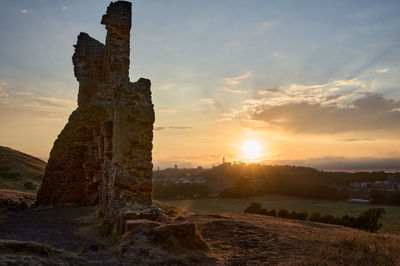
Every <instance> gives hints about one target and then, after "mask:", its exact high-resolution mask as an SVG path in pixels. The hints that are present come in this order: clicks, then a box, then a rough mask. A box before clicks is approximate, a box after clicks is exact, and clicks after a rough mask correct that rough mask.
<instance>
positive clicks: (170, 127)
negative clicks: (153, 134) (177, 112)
mask: <svg viewBox="0 0 400 266" xmlns="http://www.w3.org/2000/svg"><path fill="white" fill-rule="evenodd" d="M166 129H177V130H186V129H192V127H187V126H169V127H155V128H154V131H163V130H166Z"/></svg>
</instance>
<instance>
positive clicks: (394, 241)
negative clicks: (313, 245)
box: [313, 230, 400, 266]
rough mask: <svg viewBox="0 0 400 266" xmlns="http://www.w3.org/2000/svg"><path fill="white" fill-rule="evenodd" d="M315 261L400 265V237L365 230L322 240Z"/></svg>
mask: <svg viewBox="0 0 400 266" xmlns="http://www.w3.org/2000/svg"><path fill="white" fill-rule="evenodd" d="M321 243H322V244H323V245H322V246H321V248H320V249H319V250H318V251H317V252H316V254H315V257H314V259H313V262H314V263H315V264H320V265H371V266H372V265H400V237H399V236H397V235H387V234H371V233H365V232H362V231H357V230H354V231H351V232H346V233H345V232H338V233H337V234H336V235H329V237H324V238H323V239H321Z"/></svg>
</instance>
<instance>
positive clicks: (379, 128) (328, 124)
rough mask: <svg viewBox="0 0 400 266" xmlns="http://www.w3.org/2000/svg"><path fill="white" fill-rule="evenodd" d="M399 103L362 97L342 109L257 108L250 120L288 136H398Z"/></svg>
mask: <svg viewBox="0 0 400 266" xmlns="http://www.w3.org/2000/svg"><path fill="white" fill-rule="evenodd" d="M399 107H400V101H394V100H390V99H385V98H383V97H382V96H381V95H379V94H372V93H369V94H365V95H363V96H361V97H360V98H357V99H355V100H353V101H352V102H351V104H350V105H348V106H345V107H342V106H339V105H338V104H331V105H322V104H321V103H309V102H298V103H286V104H281V105H268V104H261V105H259V106H257V107H255V108H254V109H253V110H254V113H253V114H252V116H251V118H252V119H254V120H258V121H262V122H264V123H265V126H266V127H272V128H277V129H280V130H283V131H285V132H290V133H294V134H297V133H311V134H336V133H343V132H362V133H365V132H368V133H371V132H385V133H387V132H392V134H394V133H396V134H398V133H399V132H400V111H394V110H395V109H396V108H399Z"/></svg>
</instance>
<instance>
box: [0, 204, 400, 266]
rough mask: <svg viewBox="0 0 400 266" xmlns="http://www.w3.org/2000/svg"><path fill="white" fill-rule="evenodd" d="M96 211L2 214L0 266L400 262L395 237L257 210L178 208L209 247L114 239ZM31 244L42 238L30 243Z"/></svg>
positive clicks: (135, 236) (135, 235)
mask: <svg viewBox="0 0 400 266" xmlns="http://www.w3.org/2000/svg"><path fill="white" fill-rule="evenodd" d="M155 203H156V204H158V203H157V202H155ZM95 212H96V210H95V209H94V208H82V207H57V208H38V209H28V210H25V211H20V212H7V213H5V214H4V216H3V217H2V219H0V239H2V240H1V241H0V264H2V263H5V264H7V262H9V261H10V260H12V261H13V262H14V264H13V265H18V264H19V265H22V264H24V263H25V264H29V263H27V262H40V263H42V264H40V263H36V264H34V263H32V264H30V265H33V264H34V265H38V264H39V265H54V264H53V263H52V262H53V261H54V260H56V259H58V258H57V256H60V255H63V259H62V260H61V261H60V260H58V261H59V263H60V265H93V264H94V265H132V262H135V265H400V236H398V235H395V234H393V235H389V234H380V233H378V234H373V233H368V232H365V231H360V230H355V229H351V228H345V227H341V226H335V225H328V224H320V223H313V222H307V221H295V220H286V219H282V218H276V217H268V216H262V215H256V214H239V213H206V212H196V213H193V212H189V211H185V210H184V209H177V210H176V212H177V213H176V216H174V217H175V218H174V220H175V221H177V222H183V223H185V222H195V223H196V224H197V225H198V226H197V227H198V230H199V232H200V233H201V235H202V236H203V239H204V241H205V243H206V244H207V245H208V249H206V250H199V249H193V248H192V247H190V246H189V247H185V246H179V242H174V241H172V242H171V241H169V240H168V239H167V238H166V239H165V241H167V240H168V241H169V242H168V241H167V242H166V243H168V245H165V243H163V242H157V241H154V240H150V241H144V240H143V237H145V235H148V234H150V235H151V229H150V228H146V229H143V231H140V230H138V231H133V232H130V233H126V234H124V235H122V236H121V235H119V236H115V235H113V233H112V230H110V229H107V226H106V225H104V224H101V222H100V220H99V219H98V218H96V214H95ZM149 230H150V231H149ZM16 240H18V241H17V242H16ZM31 241H35V242H38V243H36V244H34V247H30V246H29V243H32V242H31ZM40 243H42V244H40ZM45 244H46V245H45ZM16 249H17V251H15V250H16ZM43 249H45V250H48V251H49V252H42V250H43ZM57 250H64V253H61V252H59V251H57ZM65 252H68V254H66V253H65ZM46 263H47V264H46ZM63 263H64V264H63ZM57 265H58V264H57Z"/></svg>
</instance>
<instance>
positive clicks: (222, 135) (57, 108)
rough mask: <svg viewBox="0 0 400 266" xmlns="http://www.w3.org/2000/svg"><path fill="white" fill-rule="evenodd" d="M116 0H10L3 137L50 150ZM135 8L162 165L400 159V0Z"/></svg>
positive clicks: (145, 4)
mask: <svg viewBox="0 0 400 266" xmlns="http://www.w3.org/2000/svg"><path fill="white" fill-rule="evenodd" d="M100 2H102V3H103V4H102V5H101V4H99V3H100ZM94 3H96V4H94ZM108 4H109V1H103V0H101V1H98V0H96V1H94V0H90V1H89V0H88V1H78V0H73V1H51V2H49V1H42V0H40V1H9V0H5V1H2V2H1V3H0V7H1V8H0V22H1V24H2V25H7V26H4V27H1V28H0V34H1V36H2V45H1V47H0V58H1V60H0V123H1V124H2V129H1V130H0V140H1V143H0V145H2V146H9V147H12V148H15V149H18V150H23V151H24V152H27V153H29V154H32V155H35V156H38V157H40V158H43V159H47V158H48V155H49V152H50V149H51V147H52V145H53V141H54V139H55V138H56V136H57V135H58V134H59V132H60V130H61V129H62V128H63V126H64V125H65V123H66V121H67V119H68V116H69V114H70V113H71V112H72V111H73V110H74V109H75V108H76V100H75V99H76V95H77V92H78V83H77V81H76V79H75V78H74V77H73V67H72V62H71V54H72V53H73V46H72V45H73V44H74V43H75V40H76V35H77V32H79V31H85V32H90V33H91V35H92V36H93V37H94V38H96V39H99V40H104V38H105V36H104V35H105V32H104V29H103V26H102V25H100V24H99V23H93V21H97V20H98V18H99V17H101V15H102V14H103V13H104V9H105V8H106V6H107V5H108ZM134 10H141V12H137V13H135V12H134V13H133V18H132V19H133V25H134V26H133V32H132V37H131V50H132V51H133V52H132V54H131V70H130V77H131V80H133V81H135V80H137V79H138V78H140V77H147V78H150V79H151V80H152V92H153V102H154V105H155V111H156V123H155V132H154V149H153V163H154V166H155V167H158V166H160V167H161V168H165V167H170V166H173V165H174V164H178V165H179V166H180V167H189V166H197V165H201V166H210V165H213V164H219V163H220V162H222V157H225V158H226V160H228V161H245V162H262V163H271V164H295V165H306V166H312V167H316V168H319V169H328V170H353V169H354V170H360V169H363V170H399V165H400V139H399V137H398V136H399V133H400V92H399V90H398V86H399V81H400V75H399V72H400V65H399V62H400V60H399V59H400V39H399V38H400V37H399V36H400V18H399V16H398V14H399V11H400V6H399V4H398V2H397V1H385V4H381V3H379V2H376V1H362V2H361V1H360V2H350V3H348V2H344V1H343V2H331V3H330V2H328V3H323V4H322V3H320V2H319V1H305V2H301V3H300V2H298V3H295V4H293V3H291V4H289V3H287V2H282V1H268V2H266V1H250V2H249V1H229V3H228V1H218V2H215V1H201V2H190V3H189V2H188V1H151V2H149V1H135V2H134ZM182 21H185V23H182ZM38 28H39V29H41V30H40V31H38V30H37V29H38ZM133 48H134V49H133ZM246 143H247V144H246ZM248 143H252V144H251V145H250V148H249V146H248V145H249V144H248ZM246 145H247V146H246Z"/></svg>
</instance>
